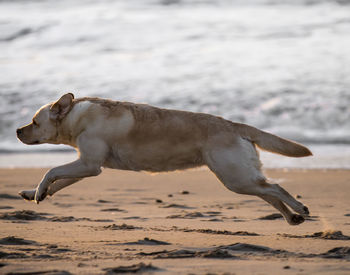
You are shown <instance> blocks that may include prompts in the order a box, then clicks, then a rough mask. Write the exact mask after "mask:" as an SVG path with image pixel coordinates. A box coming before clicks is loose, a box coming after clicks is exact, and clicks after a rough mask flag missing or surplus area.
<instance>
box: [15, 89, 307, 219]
mask: <svg viewBox="0 0 350 275" xmlns="http://www.w3.org/2000/svg"><path fill="white" fill-rule="evenodd" d="M17 137H18V139H19V140H20V141H22V142H23V143H25V144H29V145H32V144H42V143H50V144H66V145H70V146H72V147H74V148H75V149H76V150H77V152H78V154H79V158H78V159H77V160H76V161H73V162H71V163H68V164H65V165H62V166H58V167H55V168H52V169H51V170H49V171H48V172H47V173H46V174H45V176H44V177H43V179H42V180H41V182H40V183H39V185H38V186H37V188H36V189H32V190H27V191H21V192H19V194H20V195H21V196H22V197H23V198H24V199H26V200H29V201H35V202H36V203H39V202H40V201H42V200H44V199H45V197H46V196H52V195H53V194H55V193H56V192H57V191H59V190H61V189H62V188H64V187H67V186H69V185H71V184H73V183H75V182H77V181H79V180H81V179H83V178H85V177H92V176H97V175H99V174H100V173H101V168H102V167H106V168H113V169H122V170H132V171H149V172H163V171H174V170H182V169H186V168H193V167H199V166H203V165H207V166H208V167H209V169H210V170H211V171H212V172H213V173H214V174H215V175H216V176H217V178H218V179H219V180H220V181H221V182H222V183H223V184H224V186H225V187H227V188H228V189H229V190H231V191H233V192H236V193H238V194H246V195H254V196H258V197H260V198H261V199H263V200H265V201H266V202H268V203H269V204H271V205H272V206H273V207H274V208H276V209H277V210H279V211H280V212H281V214H282V215H283V217H284V218H285V220H286V221H287V222H288V223H289V224H290V225H298V224H301V223H302V222H304V220H305V217H306V216H308V215H309V210H308V208H307V207H306V206H304V205H303V204H302V203H301V202H299V201H297V200H296V199H295V198H294V197H293V196H291V195H290V194H289V193H288V192H287V191H286V190H284V189H283V188H282V187H281V186H279V185H278V184H271V183H269V182H268V180H267V179H266V178H265V176H264V175H263V173H262V171H261V163H260V160H259V154H258V151H257V150H256V146H258V147H259V148H261V149H264V150H267V151H270V152H274V153H278V154H281V155H285V156H289V157H304V156H310V155H312V153H311V151H310V150H309V149H308V148H306V147H304V146H303V145H301V144H298V143H295V142H293V141H290V140H286V139H283V138H281V137H278V136H275V135H273V134H270V133H267V132H264V131H261V130H259V129H257V128H254V127H252V126H249V125H246V124H241V123H234V122H231V121H229V120H225V119H223V118H221V117H217V116H213V115H209V114H204V113H193V112H186V111H178V110H169V109H161V108H157V107H152V106H150V105H146V104H134V103H129V102H119V101H112V100H107V99H101V98H89V97H84V98H77V99H75V98H74V95H73V94H72V93H67V94H65V95H63V96H62V97H61V98H60V99H59V100H57V101H56V102H53V103H50V104H47V105H45V106H43V107H41V108H40V109H39V110H38V111H37V113H36V114H35V115H34V117H33V120H32V122H31V123H29V124H28V125H26V126H23V127H21V128H18V129H17ZM286 205H287V206H289V207H290V208H291V209H292V210H294V211H295V212H296V213H298V214H296V213H293V212H292V211H291V210H290V209H289V208H288V207H287V206H286Z"/></svg>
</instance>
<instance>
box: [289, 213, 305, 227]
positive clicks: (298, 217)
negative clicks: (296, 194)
mask: <svg viewBox="0 0 350 275" xmlns="http://www.w3.org/2000/svg"><path fill="white" fill-rule="evenodd" d="M304 221H305V219H304V217H303V216H301V215H298V214H294V215H293V216H292V217H291V219H290V221H289V224H290V225H298V224H301V223H303V222H304Z"/></svg>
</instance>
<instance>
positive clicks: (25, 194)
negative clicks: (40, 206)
mask: <svg viewBox="0 0 350 275" xmlns="http://www.w3.org/2000/svg"><path fill="white" fill-rule="evenodd" d="M35 192H36V189H32V190H24V191H20V192H18V194H19V195H20V196H21V197H22V198H23V199H25V200H27V201H32V200H34V197H35Z"/></svg>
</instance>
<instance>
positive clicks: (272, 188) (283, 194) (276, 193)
mask: <svg viewBox="0 0 350 275" xmlns="http://www.w3.org/2000/svg"><path fill="white" fill-rule="evenodd" d="M258 184H259V185H260V186H261V194H262V195H270V196H273V197H275V198H278V199H279V200H281V201H283V202H284V203H286V204H287V205H288V206H289V207H291V208H292V209H293V210H294V211H295V212H297V213H299V214H301V215H303V216H308V215H309V214H310V213H309V209H308V208H307V207H306V206H305V205H303V204H302V203H301V202H299V201H297V200H296V199H295V198H293V196H292V195H290V194H289V193H288V192H287V191H286V190H284V189H283V188H282V187H281V186H279V185H278V184H269V183H267V182H266V181H265V182H260V183H258Z"/></svg>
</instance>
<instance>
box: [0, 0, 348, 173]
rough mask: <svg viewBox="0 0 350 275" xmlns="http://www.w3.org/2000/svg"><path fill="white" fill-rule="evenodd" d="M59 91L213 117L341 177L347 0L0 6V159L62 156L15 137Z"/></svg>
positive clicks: (101, 0) (10, 0)
mask: <svg viewBox="0 0 350 275" xmlns="http://www.w3.org/2000/svg"><path fill="white" fill-rule="evenodd" d="M65 92H74V93H75V96H76V97H82V96H99V97H105V98H111V99H114V100H120V101H133V102H140V103H148V104H152V105H155V106H159V107H165V108H176V109H183V110H189V111H196V112H207V113H211V114H214V115H220V116H223V117H225V118H227V119H230V120H233V121H237V122H243V123H247V124H250V125H253V126H256V127H258V128H261V129H264V130H267V131H271V132H273V133H275V134H278V135H281V136H284V137H287V138H291V139H295V140H297V141H299V142H303V143H306V144H309V145H310V146H311V147H313V148H317V149H316V151H318V152H320V154H321V155H322V154H323V155H324V156H327V155H329V154H330V155H332V156H333V155H334V154H339V156H340V159H341V158H343V159H342V163H343V164H339V165H336V166H337V167H348V168H349V167H350V156H349V155H350V149H349V147H350V121H349V119H350V109H349V106H350V1H346V0H342V1H341V0H338V1H336V0H211V1H209V0H207V1H206V0H182V1H181V0H123V1H122V0H119V1H118V0H60V1H53V0H38V1H35V0H26V1H24V0H7V1H6V0H1V1H0V99H1V100H0V152H1V153H2V155H1V156H0V158H2V161H4V162H5V163H6V159H7V160H8V159H9V158H8V154H9V153H14V152H15V153H18V154H22V153H23V152H28V151H36V152H38V150H39V151H50V150H53V149H54V150H55V151H57V150H58V151H61V150H62V151H65V150H67V147H64V146H25V145H23V144H21V143H20V142H19V141H18V140H17V139H16V135H15V129H16V128H17V127H19V126H22V125H24V124H27V123H29V122H30V121H31V118H32V116H33V114H34V113H35V111H36V110H37V109H38V108H39V107H40V106H42V105H43V104H46V103H48V102H51V101H54V100H56V99H58V98H59V96H60V95H62V94H63V93H65ZM322 148H323V149H324V148H326V149H325V150H323V149H322ZM332 148H333V149H332ZM4 155H6V157H5V156H4ZM338 160H339V158H338ZM0 163H1V160H0ZM332 164H334V161H333V162H332V163H329V165H330V166H332Z"/></svg>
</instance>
